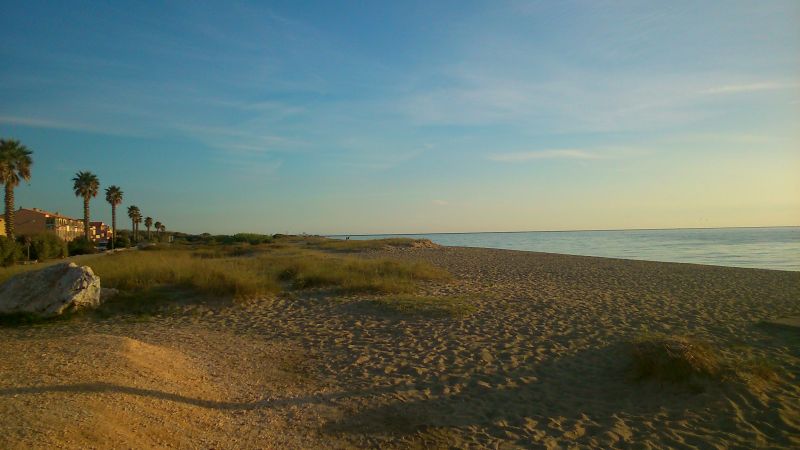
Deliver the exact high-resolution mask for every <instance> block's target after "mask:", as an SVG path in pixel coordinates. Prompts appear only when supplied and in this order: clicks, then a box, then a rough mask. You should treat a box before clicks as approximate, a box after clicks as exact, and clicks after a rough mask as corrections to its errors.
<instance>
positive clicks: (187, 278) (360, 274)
mask: <svg viewBox="0 0 800 450" xmlns="http://www.w3.org/2000/svg"><path fill="white" fill-rule="evenodd" d="M80 263H81V264H83V265H87V266H89V267H91V268H92V270H93V271H94V272H95V273H96V274H97V275H99V276H100V278H101V280H102V283H103V287H111V288H116V289H120V290H122V291H125V292H140V291H145V290H148V289H152V288H155V287H160V286H173V287H178V288H186V289H191V290H195V291H197V292H202V293H206V294H211V295H218V296H233V297H236V298H248V297H250V298H252V297H258V296H264V295H271V294H277V293H278V292H281V291H282V290H284V289H287V288H289V289H310V288H331V289H333V290H335V291H337V292H347V293H370V294H388V293H408V292H412V291H413V290H414V289H415V286H416V283H417V282H418V281H423V280H442V279H447V278H448V277H449V274H448V273H447V272H446V271H444V270H442V269H440V268H437V267H435V266H433V265H430V264H427V263H424V262H404V261H396V260H391V259H385V258H359V257H355V256H349V255H341V254H336V253H335V252H334V253H331V252H324V251H317V250H310V249H307V248H303V247H300V246H298V245H294V244H293V245H288V246H280V247H273V246H271V245H269V244H263V245H249V244H244V245H230V246H221V245H220V246H204V247H199V248H198V247H194V246H192V247H190V246H174V247H167V246H154V247H149V248H148V250H142V251H127V252H119V253H113V254H105V255H97V256H93V257H90V258H86V259H83V260H82V261H81V262H80ZM36 268H41V266H38V267H37V266H36V265H33V266H17V267H15V268H7V269H2V272H3V273H2V274H0V276H5V277H8V276H11V275H13V274H16V273H20V272H22V271H25V270H33V269H36Z"/></svg>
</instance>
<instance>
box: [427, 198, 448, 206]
mask: <svg viewBox="0 0 800 450" xmlns="http://www.w3.org/2000/svg"><path fill="white" fill-rule="evenodd" d="M431 203H433V204H434V205H437V206H447V205H449V204H450V203H449V202H448V201H447V200H441V199H436V200H433V201H432V202H431Z"/></svg>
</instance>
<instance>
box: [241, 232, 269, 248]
mask: <svg viewBox="0 0 800 450" xmlns="http://www.w3.org/2000/svg"><path fill="white" fill-rule="evenodd" d="M233 241H234V242H247V243H248V244H250V245H258V244H268V243H270V242H272V236H270V235H268V234H256V233H237V234H234V235H233Z"/></svg>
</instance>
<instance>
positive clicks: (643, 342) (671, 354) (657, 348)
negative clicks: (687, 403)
mask: <svg viewBox="0 0 800 450" xmlns="http://www.w3.org/2000/svg"><path fill="white" fill-rule="evenodd" d="M631 353H632V357H633V371H634V376H635V377H636V378H637V379H648V378H649V379H655V380H659V381H669V382H674V383H685V382H691V381H693V380H695V379H698V378H700V379H703V378H704V379H711V378H718V377H719V376H720V375H721V374H722V361H721V358H720V357H719V355H718V353H717V351H716V350H715V349H714V347H712V346H711V344H709V343H707V342H704V341H701V340H697V339H692V338H688V337H685V336H668V335H664V334H647V335H643V336H641V337H639V338H637V339H636V340H634V342H633V344H632V348H631Z"/></svg>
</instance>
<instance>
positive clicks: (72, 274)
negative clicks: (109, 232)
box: [0, 262, 100, 317]
mask: <svg viewBox="0 0 800 450" xmlns="http://www.w3.org/2000/svg"><path fill="white" fill-rule="evenodd" d="M99 304H100V277H98V276H97V275H95V274H94V272H92V269H91V268H89V267H78V266H77V265H76V264H75V263H71V262H70V263H61V264H56V265H53V266H50V267H46V268H44V269H41V270H35V271H31V272H24V273H21V274H19V275H16V276H14V277H11V278H10V279H9V280H8V281H6V282H5V283H3V284H2V285H0V314H15V313H23V314H24V313H28V314H34V315H37V316H40V317H54V316H58V315H61V314H63V313H64V312H67V311H74V310H78V309H83V308H91V307H95V306H97V305H99Z"/></svg>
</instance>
